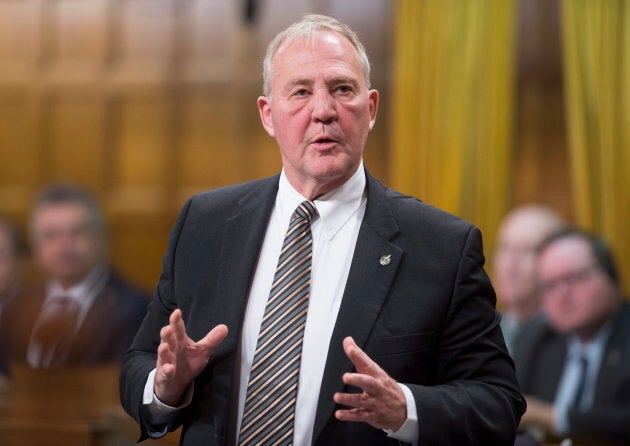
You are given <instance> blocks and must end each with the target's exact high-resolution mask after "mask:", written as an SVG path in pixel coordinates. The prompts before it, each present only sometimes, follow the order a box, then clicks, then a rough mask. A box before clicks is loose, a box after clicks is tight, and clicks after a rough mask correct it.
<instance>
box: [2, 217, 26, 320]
mask: <svg viewBox="0 0 630 446" xmlns="http://www.w3.org/2000/svg"><path fill="white" fill-rule="evenodd" d="M23 256H24V244H23V243H22V237H21V234H20V231H19V229H18V228H17V226H15V225H14V224H13V223H11V222H9V221H8V220H5V219H3V218H1V217H0V314H2V310H3V309H4V306H5V305H6V304H7V302H9V301H10V300H11V299H13V298H14V297H15V296H16V295H17V293H18V290H19V289H20V286H21V282H22V277H21V276H22V268H23V261H24V259H23Z"/></svg>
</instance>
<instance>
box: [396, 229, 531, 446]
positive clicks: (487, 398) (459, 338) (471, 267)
mask: <svg viewBox="0 0 630 446" xmlns="http://www.w3.org/2000/svg"><path fill="white" fill-rule="evenodd" d="M483 263H484V258H483V253H482V247H481V234H480V232H479V230H478V229H477V228H474V227H472V228H471V229H470V230H469V232H468V235H467V237H466V241H465V243H464V244H463V249H462V252H461V256H460V259H459V264H458V267H457V273H456V278H455V285H454V288H453V292H452V296H451V301H450V305H449V308H448V315H447V317H446V320H445V322H444V327H443V331H442V333H441V334H442V336H441V341H440V345H439V349H438V356H437V359H438V364H437V377H436V378H437V382H436V384H437V385H434V386H422V385H413V384H409V385H408V386H409V388H410V389H411V391H412V393H413V395H414V398H415V401H416V407H417V410H418V422H419V441H418V444H420V445H425V444H426V445H429V444H431V445H433V444H445V445H451V444H461V445H464V444H471V445H472V444H492V445H513V444H514V435H515V432H516V428H517V426H518V423H519V420H520V417H521V416H522V414H523V412H524V411H525V401H524V399H523V397H522V396H521V394H520V393H519V390H518V385H517V382H516V377H515V374H514V365H513V363H512V360H511V359H510V357H509V355H508V353H507V349H506V347H505V343H504V341H503V337H502V334H501V331H500V327H499V320H500V319H499V316H498V313H497V312H496V311H495V302H496V298H495V294H494V291H493V289H492V286H491V284H490V281H489V279H488V277H487V276H486V274H485V272H484V271H483Z"/></svg>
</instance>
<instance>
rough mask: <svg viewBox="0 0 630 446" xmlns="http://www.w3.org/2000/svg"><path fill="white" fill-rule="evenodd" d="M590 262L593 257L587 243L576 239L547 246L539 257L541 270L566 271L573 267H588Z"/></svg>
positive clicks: (567, 239)
mask: <svg viewBox="0 0 630 446" xmlns="http://www.w3.org/2000/svg"><path fill="white" fill-rule="evenodd" d="M592 260H593V255H592V253H591V249H590V247H589V245H588V243H587V242H586V240H583V239H581V238H578V237H568V238H564V239H560V240H557V241H555V242H553V243H552V244H551V245H549V246H548V247H547V248H546V249H545V250H544V251H543V252H542V253H541V256H540V264H541V268H542V269H543V270H544V269H556V270H568V269H572V268H574V267H583V266H587V265H589V263H590V262H592Z"/></svg>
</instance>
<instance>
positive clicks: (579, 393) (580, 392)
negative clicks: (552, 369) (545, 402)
mask: <svg viewBox="0 0 630 446" xmlns="http://www.w3.org/2000/svg"><path fill="white" fill-rule="evenodd" d="M587 372H588V359H587V357H586V356H585V355H582V356H580V359H579V362H578V381H577V387H576V388H575V395H574V398H573V403H572V404H571V408H572V409H575V410H579V409H580V407H581V405H582V399H583V398H584V391H585V389H586V380H587V376H588V375H587Z"/></svg>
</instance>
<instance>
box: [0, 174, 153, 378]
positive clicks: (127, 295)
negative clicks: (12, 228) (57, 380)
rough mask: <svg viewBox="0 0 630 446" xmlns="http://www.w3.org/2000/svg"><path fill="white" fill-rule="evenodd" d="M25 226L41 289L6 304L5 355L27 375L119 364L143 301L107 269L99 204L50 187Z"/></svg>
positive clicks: (71, 189)
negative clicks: (44, 370) (37, 370)
mask: <svg viewBox="0 0 630 446" xmlns="http://www.w3.org/2000/svg"><path fill="white" fill-rule="evenodd" d="M30 225H31V227H30V231H31V234H30V235H31V242H32V249H33V255H34V260H35V262H36V264H37V266H38V267H39V268H40V270H41V273H42V275H43V277H44V284H43V285H41V286H38V287H35V288H34V289H33V290H28V291H25V292H24V293H22V294H21V295H20V296H19V297H18V298H15V299H13V300H12V301H11V302H9V303H8V304H7V306H6V308H5V311H4V314H3V316H2V322H1V325H0V330H1V337H0V342H1V343H2V344H3V347H4V348H3V350H4V351H6V352H7V354H8V355H9V357H10V359H11V360H12V361H16V362H23V363H26V364H27V365H28V366H30V367H33V368H48V367H63V366H77V365H94V364H104V363H116V362H120V361H121V360H122V357H123V355H124V353H125V350H126V349H127V347H128V346H129V344H130V343H131V340H132V339H133V336H134V334H135V332H136V330H137V329H138V327H139V325H140V322H141V321H142V318H143V316H144V314H145V312H146V307H147V302H148V299H147V297H146V296H144V295H143V294H142V293H141V292H140V291H138V290H137V289H136V288H134V287H133V286H131V285H130V284H129V283H127V282H126V281H125V280H124V279H122V278H121V277H120V276H118V275H117V274H115V273H113V272H112V271H111V269H110V268H109V266H108V261H109V249H108V238H107V230H106V223H105V218H104V216H103V213H102V211H101V209H100V207H99V205H98V203H97V202H96V200H95V199H94V198H93V197H92V196H91V195H90V194H89V193H87V192H86V191H85V190H83V189H80V188H78V187H74V186H68V185H53V186H50V187H48V188H45V189H44V190H42V191H41V193H40V194H39V196H38V197H37V199H36V202H35V206H34V209H33V212H32V216H31V223H30Z"/></svg>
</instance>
